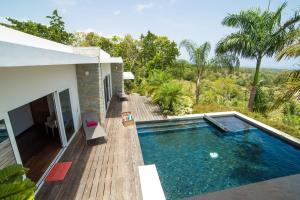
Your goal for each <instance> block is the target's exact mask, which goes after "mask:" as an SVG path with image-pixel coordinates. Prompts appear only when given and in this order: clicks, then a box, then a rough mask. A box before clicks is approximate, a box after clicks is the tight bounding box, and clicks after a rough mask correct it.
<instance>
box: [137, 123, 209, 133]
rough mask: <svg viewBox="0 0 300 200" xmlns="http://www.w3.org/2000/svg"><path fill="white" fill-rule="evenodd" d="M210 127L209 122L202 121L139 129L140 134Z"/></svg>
mask: <svg viewBox="0 0 300 200" xmlns="http://www.w3.org/2000/svg"><path fill="white" fill-rule="evenodd" d="M204 127H209V125H208V124H207V123H201V124H193V125H181V126H179V127H176V128H175V127H174V126H171V127H170V126H168V127H155V128H152V129H150V128H148V129H143V130H139V131H138V134H148V133H159V132H169V131H183V130H191V129H199V128H204Z"/></svg>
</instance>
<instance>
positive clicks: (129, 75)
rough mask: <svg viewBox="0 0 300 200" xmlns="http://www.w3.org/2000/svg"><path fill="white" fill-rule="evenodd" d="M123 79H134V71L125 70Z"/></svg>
mask: <svg viewBox="0 0 300 200" xmlns="http://www.w3.org/2000/svg"><path fill="white" fill-rule="evenodd" d="M123 79H124V80H132V79H134V75H133V73H132V72H123Z"/></svg>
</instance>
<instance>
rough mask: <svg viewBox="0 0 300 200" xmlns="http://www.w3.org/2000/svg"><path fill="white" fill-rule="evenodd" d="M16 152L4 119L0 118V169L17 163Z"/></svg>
mask: <svg viewBox="0 0 300 200" xmlns="http://www.w3.org/2000/svg"><path fill="white" fill-rule="evenodd" d="M15 163H16V160H15V156H14V152H13V149H12V146H11V143H10V140H9V137H8V133H7V129H6V126H5V122H4V120H3V119H2V120H0V169H2V168H4V167H6V166H8V165H12V164H15Z"/></svg>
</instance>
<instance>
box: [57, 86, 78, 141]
mask: <svg viewBox="0 0 300 200" xmlns="http://www.w3.org/2000/svg"><path fill="white" fill-rule="evenodd" d="M59 99H60V106H61V112H62V117H63V122H64V128H65V132H66V137H67V140H68V141H69V140H70V138H71V137H72V136H73V134H74V131H75V129H74V122H73V114H72V107H71V99H70V92H69V89H66V90H64V91H62V92H60V93H59Z"/></svg>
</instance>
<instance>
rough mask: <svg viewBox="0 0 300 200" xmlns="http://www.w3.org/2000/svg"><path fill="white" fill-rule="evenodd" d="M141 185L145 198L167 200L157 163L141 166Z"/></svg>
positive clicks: (145, 199) (148, 199)
mask: <svg viewBox="0 0 300 200" xmlns="http://www.w3.org/2000/svg"><path fill="white" fill-rule="evenodd" d="M139 176H140V186H141V191H142V199H143V200H153V199H155V200H165V199H166V197H165V194H164V191H163V189H162V186H161V184H160V180H159V176H158V173H157V170H156V167H155V165H144V166H139Z"/></svg>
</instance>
